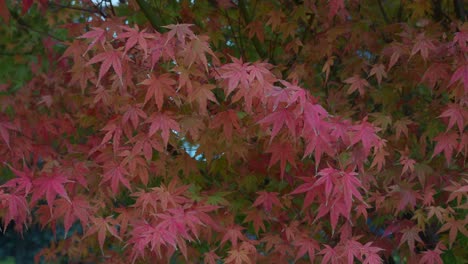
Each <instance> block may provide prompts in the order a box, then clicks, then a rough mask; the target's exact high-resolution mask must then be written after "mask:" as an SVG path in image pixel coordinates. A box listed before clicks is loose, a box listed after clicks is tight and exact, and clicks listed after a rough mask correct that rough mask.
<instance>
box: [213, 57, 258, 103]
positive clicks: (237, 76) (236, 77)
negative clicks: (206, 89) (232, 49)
mask: <svg viewBox="0 0 468 264" xmlns="http://www.w3.org/2000/svg"><path fill="white" fill-rule="evenodd" d="M231 59H232V63H227V64H224V65H223V66H221V68H219V70H218V72H219V73H220V75H219V77H217V78H218V79H219V78H221V79H223V80H227V81H228V85H227V87H226V96H229V95H230V94H231V93H232V92H233V91H234V90H235V89H236V88H237V87H238V86H239V84H241V86H242V88H247V87H248V86H249V83H250V81H249V80H250V73H249V71H248V69H249V68H248V66H249V65H250V64H249V63H243V62H242V59H239V60H238V59H236V58H233V57H231Z"/></svg>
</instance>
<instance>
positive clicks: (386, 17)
mask: <svg viewBox="0 0 468 264" xmlns="http://www.w3.org/2000/svg"><path fill="white" fill-rule="evenodd" d="M377 3H378V4H379V9H380V13H382V16H383V19H384V21H385V23H387V24H390V20H389V19H388V16H387V12H385V9H384V7H383V5H382V0H377Z"/></svg>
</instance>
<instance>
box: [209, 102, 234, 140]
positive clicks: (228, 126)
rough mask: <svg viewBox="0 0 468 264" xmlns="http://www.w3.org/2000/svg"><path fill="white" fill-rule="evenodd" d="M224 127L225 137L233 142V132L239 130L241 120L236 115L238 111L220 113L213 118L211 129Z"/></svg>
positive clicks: (230, 110)
mask: <svg viewBox="0 0 468 264" xmlns="http://www.w3.org/2000/svg"><path fill="white" fill-rule="evenodd" d="M220 126H222V127H223V132H224V135H225V136H226V139H227V140H228V141H231V140H232V132H233V129H239V128H240V124H239V118H238V116H237V114H236V111H234V110H232V109H229V110H227V111H223V112H219V113H218V114H216V116H215V117H214V118H213V122H212V123H211V125H210V127H211V128H217V127H220Z"/></svg>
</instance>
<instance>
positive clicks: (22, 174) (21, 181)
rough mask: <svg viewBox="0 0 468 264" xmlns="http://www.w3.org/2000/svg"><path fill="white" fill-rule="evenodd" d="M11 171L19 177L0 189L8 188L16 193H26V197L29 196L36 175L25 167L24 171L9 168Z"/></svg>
mask: <svg viewBox="0 0 468 264" xmlns="http://www.w3.org/2000/svg"><path fill="white" fill-rule="evenodd" d="M9 167H10V169H11V171H13V173H14V174H15V175H16V176H17V178H14V179H11V180H9V181H7V182H6V183H4V184H3V185H1V186H0V187H8V188H11V189H13V190H14V191H15V193H21V192H22V191H24V194H25V195H28V194H29V192H30V191H31V188H32V187H33V183H32V179H33V176H34V173H33V171H32V170H30V169H29V168H28V167H27V166H24V167H23V171H20V170H17V169H15V168H13V167H11V166H9Z"/></svg>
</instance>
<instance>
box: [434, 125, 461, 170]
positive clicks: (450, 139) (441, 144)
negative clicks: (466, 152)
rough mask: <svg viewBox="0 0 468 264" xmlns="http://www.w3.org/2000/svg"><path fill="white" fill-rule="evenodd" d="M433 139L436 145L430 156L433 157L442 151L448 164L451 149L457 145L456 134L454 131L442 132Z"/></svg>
mask: <svg viewBox="0 0 468 264" xmlns="http://www.w3.org/2000/svg"><path fill="white" fill-rule="evenodd" d="M434 141H436V142H437V145H436V147H435V149H434V154H432V157H435V156H436V155H437V154H439V153H441V152H442V151H443V152H444V155H445V159H446V160H447V164H450V161H451V159H452V154H453V150H454V149H456V148H457V146H458V134H457V133H455V132H446V133H442V134H439V135H438V136H437V137H435V138H434Z"/></svg>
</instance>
